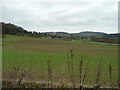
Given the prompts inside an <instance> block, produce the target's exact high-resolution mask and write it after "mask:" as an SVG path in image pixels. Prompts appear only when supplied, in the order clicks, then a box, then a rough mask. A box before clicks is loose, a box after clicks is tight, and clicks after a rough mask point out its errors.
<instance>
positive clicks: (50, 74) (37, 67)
mask: <svg viewBox="0 0 120 90" xmlns="http://www.w3.org/2000/svg"><path fill="white" fill-rule="evenodd" d="M2 46H3V49H2V63H3V64H2V66H3V68H2V69H3V80H17V78H19V77H20V76H19V75H20V73H23V72H26V74H25V77H24V78H23V81H32V82H38V81H40V82H52V83H62V84H65V85H68V84H70V85H71V86H72V85H73V83H75V85H76V86H77V85H79V84H80V82H83V85H88V86H94V85H95V84H100V85H101V86H103V87H104V86H112V85H116V83H117V80H118V45H117V44H107V43H94V42H90V41H81V40H62V39H50V38H45V37H42V38H31V37H21V36H12V35H6V37H5V38H4V39H3V42H2ZM80 71H81V72H80ZM110 72H111V73H110ZM84 76H85V77H84ZM97 77H99V80H98V82H97ZM80 78H82V79H83V78H84V80H82V79H80ZM21 83H22V82H21ZM66 87H67V86H66Z"/></svg>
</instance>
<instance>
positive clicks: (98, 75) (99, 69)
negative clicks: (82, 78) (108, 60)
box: [94, 58, 102, 89]
mask: <svg viewBox="0 0 120 90" xmlns="http://www.w3.org/2000/svg"><path fill="white" fill-rule="evenodd" d="M101 68H102V58H101V60H100V63H99V66H98V70H97V74H96V85H95V87H94V88H96V89H98V88H100V84H99V80H100V77H101Z"/></svg>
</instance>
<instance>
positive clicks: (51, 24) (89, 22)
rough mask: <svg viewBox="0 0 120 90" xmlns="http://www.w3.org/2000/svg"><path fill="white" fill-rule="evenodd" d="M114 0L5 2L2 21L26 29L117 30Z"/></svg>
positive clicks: (69, 30)
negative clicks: (105, 0)
mask: <svg viewBox="0 0 120 90" xmlns="http://www.w3.org/2000/svg"><path fill="white" fill-rule="evenodd" d="M116 5H117V4H116V3H115V2H110V3H109V2H93V3H92V2H79V3H4V5H3V21H5V22H11V23H14V24H17V25H20V26H22V27H23V28H26V29H29V30H37V31H40V32H41V31H49V30H53V31H59V30H61V31H68V32H80V31H81V30H92V31H96V30H102V31H103V32H108V33H109V32H117V28H116V27H117V19H118V17H117V6H116Z"/></svg>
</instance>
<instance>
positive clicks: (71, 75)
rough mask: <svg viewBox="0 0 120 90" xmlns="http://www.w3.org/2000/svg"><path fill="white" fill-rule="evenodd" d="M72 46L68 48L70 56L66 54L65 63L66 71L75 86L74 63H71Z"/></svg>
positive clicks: (72, 55)
mask: <svg viewBox="0 0 120 90" xmlns="http://www.w3.org/2000/svg"><path fill="white" fill-rule="evenodd" d="M73 57H74V54H73V48H71V49H70V58H69V56H67V65H68V72H69V75H70V80H71V82H72V86H73V88H75V81H74V69H73V68H74V65H73Z"/></svg>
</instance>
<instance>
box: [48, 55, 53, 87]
mask: <svg viewBox="0 0 120 90" xmlns="http://www.w3.org/2000/svg"><path fill="white" fill-rule="evenodd" d="M47 65H48V88H50V87H51V88H52V68H51V61H50V56H49V58H48V60H47ZM49 83H50V84H49Z"/></svg>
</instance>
